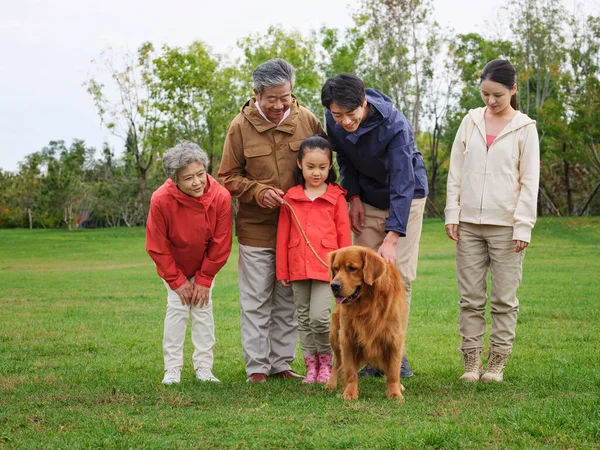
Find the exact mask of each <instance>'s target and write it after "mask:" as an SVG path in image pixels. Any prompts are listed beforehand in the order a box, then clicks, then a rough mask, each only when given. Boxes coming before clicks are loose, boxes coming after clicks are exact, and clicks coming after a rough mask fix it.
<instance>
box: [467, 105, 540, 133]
mask: <svg viewBox="0 0 600 450" xmlns="http://www.w3.org/2000/svg"><path fill="white" fill-rule="evenodd" d="M486 109H487V106H485V107H482V108H476V109H472V110H470V111H469V116H470V117H471V119H472V120H473V123H475V126H476V127H477V129H478V130H479V132H480V133H481V135H482V136H483V138H484V139H485V135H486V129H485V111H486ZM532 123H535V120H533V119H531V118H529V116H527V114H523V113H522V112H521V111H517V114H515V117H513V118H512V120H511V121H510V122H509V123H508V125H506V127H504V129H503V130H502V131H501V132H500V134H498V136H496V139H498V138H501V137H502V136H505V135H507V134H508V133H512V132H513V131H516V130H518V129H520V128H523V127H525V126H527V125H530V124H532Z"/></svg>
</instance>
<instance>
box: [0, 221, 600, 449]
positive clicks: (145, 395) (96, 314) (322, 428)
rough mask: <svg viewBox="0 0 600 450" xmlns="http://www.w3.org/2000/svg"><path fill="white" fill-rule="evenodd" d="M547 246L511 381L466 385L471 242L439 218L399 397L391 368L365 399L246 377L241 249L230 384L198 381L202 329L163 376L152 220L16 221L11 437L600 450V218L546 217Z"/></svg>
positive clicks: (225, 379)
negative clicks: (32, 226) (141, 223)
mask: <svg viewBox="0 0 600 450" xmlns="http://www.w3.org/2000/svg"><path fill="white" fill-rule="evenodd" d="M533 240H534V242H533V245H532V246H531V247H530V249H528V254H527V257H526V259H525V267H524V281H523V284H522V286H521V289H520V291H519V298H520V300H521V310H520V315H519V323H518V328H517V340H516V343H515V348H514V353H513V356H512V358H511V359H510V360H509V365H508V367H507V369H506V371H505V379H506V382H505V383H503V384H500V385H498V384H496V385H482V384H476V385H464V384H462V383H460V382H459V381H458V377H459V376H460V375H461V374H462V372H461V369H462V361H461V355H460V353H459V351H458V347H459V345H460V341H459V338H458V306H457V301H458V295H457V290H456V281H455V275H454V245H453V243H452V242H451V241H449V240H448V239H447V238H446V237H445V235H444V231H443V225H442V223H441V222H440V221H436V220H431V221H426V223H425V226H424V230H423V238H422V245H421V256H420V262H419V278H418V280H417V281H416V282H415V284H414V287H413V305H412V310H411V319H410V324H409V334H408V337H407V348H408V355H409V359H410V361H411V364H412V366H413V370H414V372H415V374H416V375H415V377H414V378H412V379H409V380H405V381H404V384H405V386H406V388H407V390H406V392H405V399H406V402H405V403H402V404H399V403H395V402H394V401H390V400H387V399H386V398H385V386H384V381H383V380H382V379H366V380H361V382H360V388H361V398H360V399H359V400H358V401H354V402H344V401H343V400H341V399H340V398H339V392H335V393H334V392H329V391H325V390H324V389H323V388H322V387H321V386H312V385H311V386H307V385H302V384H301V383H298V382H294V381H289V380H270V381H269V382H268V383H266V384H264V385H248V384H246V383H245V371H244V364H243V359H242V354H241V345H240V333H239V309H238V300H237V275H236V269H237V253H236V252H235V250H234V253H233V254H232V256H231V258H230V260H229V262H228V264H227V266H226V267H225V268H224V269H223V271H222V272H221V273H220V274H219V276H218V278H217V283H216V286H215V289H214V292H213V296H214V314H215V320H216V337H217V345H216V348H215V366H214V373H215V375H216V376H217V377H218V378H220V379H221V381H222V383H221V384H206V383H199V382H195V381H194V373H193V369H192V367H191V354H192V347H191V342H190V340H189V336H188V340H187V341H186V349H185V358H186V366H185V368H184V372H183V377H182V378H183V379H182V383H181V385H179V386H170V387H164V386H162V385H161V383H160V381H161V378H162V351H161V340H162V324H163V320H164V312H165V302H166V295H165V290H164V286H163V284H162V282H161V281H160V280H159V278H158V276H157V275H156V272H155V269H154V266H153V265H152V263H151V261H150V259H149V258H148V256H147V255H146V254H145V252H144V230H143V229H140V228H137V229H105V230H79V231H74V232H71V233H69V232H67V231H60V230H59V231H48V230H34V231H29V230H0V305H1V316H0V317H1V318H0V448H2V449H4V448H7V449H8V448H18V449H29V448H31V449H41V448H181V449H183V448H202V449H203V448H257V449H279V448H414V449H420V448H436V449H437V448H470V449H480V448H485V449H492V448H507V449H515V448H516V449H519V448H523V449H529V448H572V449H583V448H600V369H599V365H600V344H599V341H600V338H599V336H600V301H599V298H600V295H599V292H600V218H594V219H581V220H579V219H577V220H574V219H541V220H540V221H539V222H538V225H537V226H536V228H535V230H534V233H533ZM297 354H298V355H300V352H299V351H298V353H297ZM294 368H295V369H296V370H298V371H300V372H303V370H304V368H303V364H301V363H300V361H299V360H297V361H296V362H295V364H294Z"/></svg>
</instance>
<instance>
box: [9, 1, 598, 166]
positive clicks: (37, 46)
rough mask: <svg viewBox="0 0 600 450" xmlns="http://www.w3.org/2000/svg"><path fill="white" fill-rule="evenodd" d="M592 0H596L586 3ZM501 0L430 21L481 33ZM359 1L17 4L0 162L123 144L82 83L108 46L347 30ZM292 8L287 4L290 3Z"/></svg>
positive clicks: (223, 46)
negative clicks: (48, 150)
mask: <svg viewBox="0 0 600 450" xmlns="http://www.w3.org/2000/svg"><path fill="white" fill-rule="evenodd" d="M591 1H596V0H591ZM504 3H505V2H504V1H503V0H434V4H435V8H436V10H435V17H436V19H437V20H438V21H439V22H440V23H441V24H442V25H445V26H450V27H453V28H454V29H455V30H456V31H457V32H460V33H464V32H471V31H472V32H479V33H485V32H486V31H488V30H489V29H490V27H493V26H494V21H495V18H496V15H497V12H498V9H499V7H500V5H502V4H504ZM357 4H358V0H302V1H299V2H282V1H281V0H278V1H276V0H199V1H198V0H195V1H186V0H170V1H168V2H164V1H158V0H143V1H142V0H101V1H97V0H94V1H89V0H53V1H51V0H18V1H11V2H9V1H6V2H3V7H2V12H1V13H0V61H1V63H0V168H2V169H4V170H11V171H16V170H17V168H18V163H19V162H20V161H22V160H23V158H24V157H25V156H26V155H27V154H29V153H33V152H36V151H39V150H41V149H42V148H43V147H44V146H46V145H47V144H48V142H49V141H51V140H59V139H62V140H64V141H66V142H67V144H68V145H70V143H71V141H72V139H74V138H78V139H83V140H85V141H86V143H87V145H88V146H93V147H96V148H97V149H100V148H101V147H102V143H103V142H104V141H109V142H110V144H111V145H112V146H113V147H114V150H115V152H116V153H117V154H120V153H121V148H122V145H121V143H120V142H119V141H118V140H117V139H116V138H114V137H112V136H111V134H110V133H109V132H108V131H107V130H105V129H104V128H103V127H102V125H101V123H100V119H99V118H98V115H97V113H96V111H95V108H94V105H93V103H92V100H91V97H90V96H89V95H88V94H87V92H86V91H85V88H84V87H83V86H82V83H83V82H84V81H85V80H86V79H87V78H88V77H89V76H90V74H91V73H92V72H93V69H94V66H93V64H92V62H91V60H92V59H94V58H97V57H98V56H99V54H100V52H101V51H102V50H104V49H106V48H107V47H109V46H110V47H112V48H113V49H115V50H117V51H131V52H134V51H135V50H136V49H137V48H138V46H139V45H140V44H141V43H142V42H144V41H151V42H152V43H154V44H155V45H156V46H157V47H159V46H160V45H162V44H168V45H170V46H186V45H188V44H190V43H191V42H193V41H194V40H202V41H204V42H206V43H207V44H209V45H210V46H211V47H212V48H213V50H214V51H215V52H217V53H225V52H228V51H230V50H232V49H233V48H235V45H236V41H237V40H238V39H239V38H242V37H245V36H247V35H249V34H250V33H260V32H264V30H266V29H267V28H268V26H269V25H276V24H280V25H282V26H283V28H284V29H286V30H291V29H298V30H300V31H302V32H304V31H308V30H310V29H317V28H319V27H320V26H321V25H326V26H328V27H331V28H346V27H348V26H349V25H351V23H352V19H351V13H352V11H353V10H354V9H355V8H356V5H357ZM288 5H290V6H288Z"/></svg>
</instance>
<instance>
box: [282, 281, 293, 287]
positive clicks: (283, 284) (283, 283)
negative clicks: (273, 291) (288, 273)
mask: <svg viewBox="0 0 600 450" xmlns="http://www.w3.org/2000/svg"><path fill="white" fill-rule="evenodd" d="M279 282H280V283H281V285H282V286H283V287H290V286H291V285H292V283H290V280H279Z"/></svg>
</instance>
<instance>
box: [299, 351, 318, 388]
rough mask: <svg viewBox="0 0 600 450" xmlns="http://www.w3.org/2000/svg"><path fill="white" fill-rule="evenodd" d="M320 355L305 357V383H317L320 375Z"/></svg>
mask: <svg viewBox="0 0 600 450" xmlns="http://www.w3.org/2000/svg"><path fill="white" fill-rule="evenodd" d="M317 356H318V355H311V356H305V357H304V362H305V363H306V377H305V378H304V381H302V382H303V383H315V382H316V381H317V375H318V374H319V358H318V357H317Z"/></svg>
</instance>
